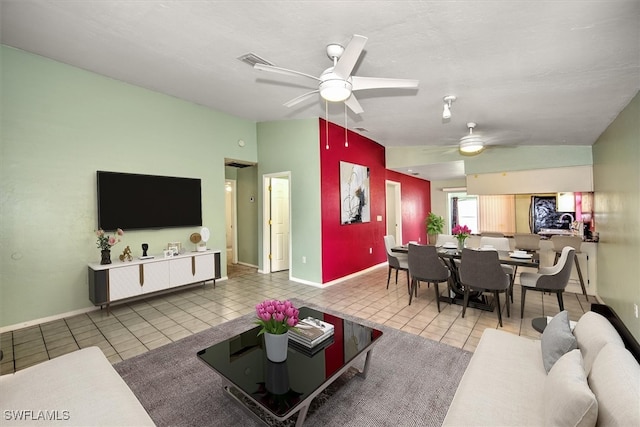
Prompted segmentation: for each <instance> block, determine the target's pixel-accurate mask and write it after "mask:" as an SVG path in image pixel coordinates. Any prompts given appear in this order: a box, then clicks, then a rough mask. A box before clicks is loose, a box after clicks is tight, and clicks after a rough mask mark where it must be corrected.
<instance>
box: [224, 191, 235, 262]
mask: <svg viewBox="0 0 640 427" xmlns="http://www.w3.org/2000/svg"><path fill="white" fill-rule="evenodd" d="M236 188H237V187H236V180H235V179H226V180H225V183H224V195H225V199H224V200H225V219H226V233H225V235H226V244H225V247H226V252H227V263H230V264H237V263H238V231H237V223H238V215H237V211H238V209H237V207H238V201H237V192H236Z"/></svg>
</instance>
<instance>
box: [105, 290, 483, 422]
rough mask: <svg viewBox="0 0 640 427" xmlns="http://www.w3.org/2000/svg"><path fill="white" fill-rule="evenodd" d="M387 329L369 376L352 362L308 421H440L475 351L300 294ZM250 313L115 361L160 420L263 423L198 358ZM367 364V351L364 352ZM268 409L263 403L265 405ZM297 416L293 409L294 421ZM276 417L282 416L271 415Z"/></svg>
mask: <svg viewBox="0 0 640 427" xmlns="http://www.w3.org/2000/svg"><path fill="white" fill-rule="evenodd" d="M294 302H295V304H296V305H297V306H299V307H301V306H307V307H311V308H315V309H320V310H322V311H325V312H327V313H331V314H335V315H338V316H341V317H343V318H345V319H348V320H354V321H357V322H360V323H362V324H365V325H367V326H371V327H374V328H377V329H380V330H381V331H383V333H384V334H383V336H382V337H381V338H380V339H379V340H378V342H377V344H376V345H375V347H374V349H373V354H372V358H371V362H370V366H369V372H368V375H367V377H366V378H362V377H360V376H355V375H354V372H353V370H349V371H347V372H345V373H344V374H343V376H342V377H341V378H339V379H338V380H337V381H336V382H335V385H334V386H332V387H329V389H328V390H327V391H326V392H325V393H323V394H321V395H320V396H318V397H317V398H316V399H314V403H313V404H312V406H311V408H310V410H309V414H308V415H307V418H306V420H305V423H304V425H305V426H394V427H395V426H440V425H441V424H442V421H443V420H444V417H445V415H446V413H447V409H448V408H449V405H450V403H451V400H452V399H453V395H454V393H455V391H456V388H457V386H458V383H459V382H460V378H461V377H462V374H463V373H464V370H465V369H466V367H467V365H468V363H469V359H470V358H471V355H472V354H471V353H470V352H468V351H464V350H461V349H458V348H455V347H451V346H448V345H446V344H441V343H438V342H436V341H432V340H428V339H425V338H422V337H419V336H417V335H413V334H409V333H406V332H402V331H399V330H397V329H393V328H389V327H386V326H384V325H378V324H375V323H373V322H369V321H367V320H363V319H358V318H355V317H353V316H349V315H345V314H341V313H339V312H336V311H335V310H330V309H326V308H322V307H318V306H317V305H314V304H309V303H305V302H304V301H300V300H296V301H294ZM253 322H254V316H253V315H246V316H242V317H239V318H237V319H234V320H231V321H229V322H226V323H224V324H221V325H219V326H216V327H213V328H211V329H209V330H206V331H203V332H200V333H198V334H195V335H192V336H189V337H186V338H184V339H182V340H179V341H176V342H174V343H171V344H168V345H165V346H163V347H160V348H158V349H155V350H152V351H149V352H147V353H144V354H141V355H139V356H136V357H134V358H131V359H127V360H125V361H123V362H120V363H118V364H116V365H114V367H115V369H116V370H117V371H118V372H119V373H120V375H121V376H122V378H123V379H124V380H125V382H126V383H127V384H128V385H129V387H130V388H131V389H132V390H133V392H134V393H135V394H136V396H137V397H138V399H139V400H140V402H141V403H142V405H143V406H144V407H145V409H146V410H147V412H148V413H149V415H150V416H151V418H152V419H153V420H154V422H155V423H156V424H157V425H158V426H252V425H261V424H260V423H259V422H257V421H256V420H254V418H253V417H251V416H250V415H249V414H247V413H246V411H245V410H244V409H242V408H240V406H239V405H238V404H237V403H236V402H233V401H232V400H231V399H229V397H228V396H226V395H225V392H224V390H223V389H222V385H223V383H222V380H221V379H220V377H219V376H218V375H217V374H216V373H215V372H214V371H213V370H211V369H210V368H209V367H207V366H206V365H205V364H204V363H202V362H201V361H200V360H198V359H197V357H196V353H197V352H198V351H199V350H202V349H203V348H206V347H208V346H210V345H213V344H215V343H217V342H220V341H222V340H224V339H227V338H229V337H232V336H234V335H236V334H237V333H239V332H242V331H244V330H247V329H249V328H251V327H253V326H255V325H254V323H253ZM361 358H362V363H361V364H360V365H359V366H360V368H361V367H362V366H364V356H361ZM258 412H259V413H260V414H262V412H261V411H258ZM293 421H295V416H293V417H292V422H293ZM263 422H265V423H266V424H268V425H290V424H292V422H291V423H284V424H283V423H277V422H276V421H275V420H272V419H270V418H269V417H263Z"/></svg>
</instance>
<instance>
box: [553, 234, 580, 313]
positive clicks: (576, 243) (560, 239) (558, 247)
mask: <svg viewBox="0 0 640 427" xmlns="http://www.w3.org/2000/svg"><path fill="white" fill-rule="evenodd" d="M551 243H553V250H554V251H555V253H556V256H555V262H558V258H560V255H561V254H562V250H563V249H564V247H565V246H571V247H572V248H573V249H575V252H574V254H573V261H574V262H575V265H576V270H577V271H578V279H579V280H580V287H581V288H582V294H583V295H584V296H585V298H586V299H587V301H589V297H588V296H587V288H585V286H584V278H583V277H582V270H581V269H580V262H579V261H578V254H579V253H581V252H580V248H581V247H582V237H580V236H558V235H555V236H551ZM588 264H589V258H587V266H588Z"/></svg>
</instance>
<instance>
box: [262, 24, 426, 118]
mask: <svg viewBox="0 0 640 427" xmlns="http://www.w3.org/2000/svg"><path fill="white" fill-rule="evenodd" d="M366 42H367V37H364V36H359V35H357V34H354V35H353V37H352V38H351V41H350V42H349V44H347V46H346V47H342V46H341V45H339V44H330V45H328V46H327V55H328V56H329V58H331V59H332V60H333V66H331V67H329V68H327V69H326V70H324V71H323V72H322V73H321V74H320V77H315V76H312V75H310V74H306V73H302V72H300V71H294V70H289V69H286V68H281V67H276V66H273V65H265V64H259V63H258V64H255V65H254V68H255V69H257V70H261V71H270V72H273V73H279V74H285V75H290V76H302V77H306V78H309V79H313V80H315V81H317V82H318V89H316V90H313V91H311V92H307V93H305V94H303V95H300V96H298V97H296V98H294V99H292V100H290V101H288V102H286V103H285V104H284V105H285V106H286V107H292V106H294V105H296V104H298V103H300V102H302V101H304V100H306V99H307V98H310V97H311V96H313V95H314V94H316V93H319V94H320V96H321V97H322V98H323V99H325V100H327V101H329V102H344V103H345V104H346V105H347V107H349V109H351V111H353V112H354V113H356V114H361V113H362V112H364V110H363V109H362V106H361V105H360V103H359V102H358V100H357V99H356V97H355V95H354V94H353V92H354V91H358V90H366V89H391V88H409V89H413V88H417V87H418V83H419V82H418V80H408V79H389V78H381V77H361V76H352V75H351V73H352V71H353V68H354V67H355V65H356V62H357V61H358V58H360V54H361V53H362V50H363V49H364V45H365V43H366Z"/></svg>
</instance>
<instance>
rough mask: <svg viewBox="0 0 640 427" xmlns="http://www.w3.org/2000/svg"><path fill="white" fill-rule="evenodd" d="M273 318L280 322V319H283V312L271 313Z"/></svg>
mask: <svg viewBox="0 0 640 427" xmlns="http://www.w3.org/2000/svg"><path fill="white" fill-rule="evenodd" d="M273 319H274V320H275V321H276V322H282V321H284V314H282V313H281V312H277V313H274V314H273Z"/></svg>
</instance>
